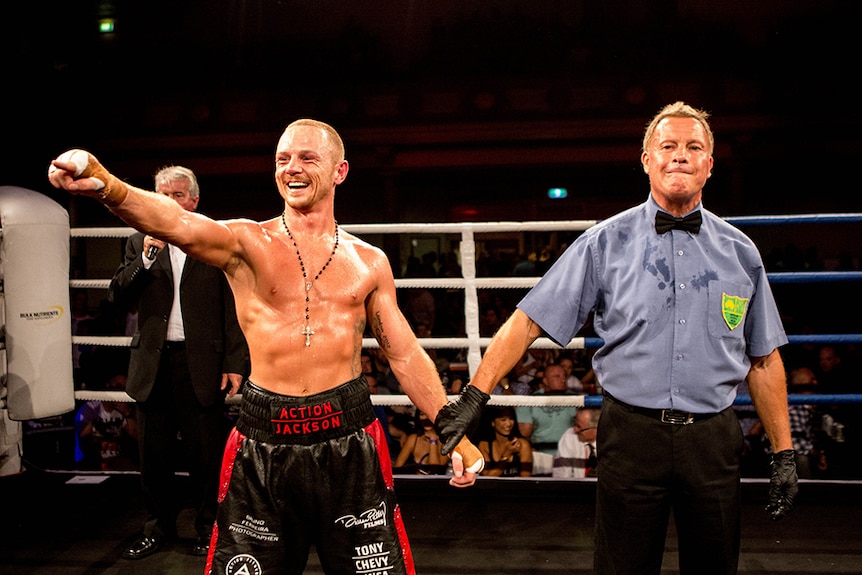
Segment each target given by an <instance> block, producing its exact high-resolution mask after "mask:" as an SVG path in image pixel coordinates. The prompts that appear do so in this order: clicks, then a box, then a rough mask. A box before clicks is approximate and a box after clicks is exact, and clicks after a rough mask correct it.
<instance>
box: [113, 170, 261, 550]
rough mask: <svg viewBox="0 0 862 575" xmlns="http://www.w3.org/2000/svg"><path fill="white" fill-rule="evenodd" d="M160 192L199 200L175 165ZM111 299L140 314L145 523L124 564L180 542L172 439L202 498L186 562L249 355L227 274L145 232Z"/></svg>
mask: <svg viewBox="0 0 862 575" xmlns="http://www.w3.org/2000/svg"><path fill="white" fill-rule="evenodd" d="M155 182H156V192H157V193H161V194H163V195H166V196H168V197H171V198H173V199H174V200H175V201H176V202H177V203H178V204H180V205H181V206H182V207H183V208H185V209H186V210H188V211H195V209H196V208H197V205H198V202H199V200H200V195H199V187H198V183H197V179H196V178H195V175H194V173H193V172H192V171H191V170H189V169H188V168H183V167H179V166H171V167H168V168H164V169H162V170H161V171H159V172H158V173H157V174H156V177H155ZM109 298H110V299H111V300H112V301H114V302H115V303H118V304H121V305H124V306H129V307H130V306H133V305H134V306H136V307H137V309H138V329H137V331H136V333H135V334H134V336H133V338H132V343H131V357H130V361H129V376H128V382H127V384H126V392H127V393H128V394H129V395H130V396H132V397H133V398H134V399H135V401H136V402H137V406H138V418H139V420H138V435H139V442H140V463H141V485H142V487H143V491H144V495H145V498H146V501H147V508H148V517H147V520H146V522H145V524H144V528H143V533H142V536H141V537H140V538H139V539H138V540H136V541H135V542H134V543H133V544H132V545H131V546H130V547H129V548H128V549H126V550H125V551H124V552H123V556H124V557H126V558H128V559H140V558H142V557H146V556H149V555H152V554H153V553H155V552H156V551H158V549H159V547H160V546H161V545H162V543H163V541H164V540H165V539H170V538H174V537H176V535H177V515H178V513H179V509H180V497H181V495H180V490H179V489H178V488H177V485H176V483H175V466H174V463H175V460H176V455H177V447H178V437H179V438H180V442H179V443H180V444H181V446H182V448H183V449H182V457H183V461H187V462H188V470H189V476H190V478H191V482H192V485H191V490H190V491H191V493H190V494H191V495H192V496H193V497H195V498H198V499H199V500H198V501H195V504H196V505H197V515H196V517H195V531H196V533H197V538H196V540H195V544H194V547H193V549H192V553H193V554H195V555H206V553H207V551H208V549H209V539H210V535H211V531H212V524H213V521H214V519H215V511H216V507H217V503H216V497H217V491H218V477H219V468H220V464H221V454H222V450H223V449H224V441H225V438H226V433H227V429H228V426H227V424H226V422H225V417H224V398H225V391H227V394H228V395H231V396H232V395H234V394H235V393H237V391H239V388H240V385H241V384H242V381H243V379H244V378H245V377H246V376H247V375H248V373H249V370H250V366H249V356H248V347H247V345H246V341H245V338H244V337H243V334H242V331H241V329H240V327H239V324H238V323H237V318H236V308H235V304H234V299H233V293H232V292H231V289H230V287H229V286H228V284H227V280H226V279H225V277H224V273H223V272H222V271H221V270H220V269H218V268H216V267H213V266H210V265H207V264H204V263H203V262H200V261H198V260H196V259H194V258H191V257H186V254H185V253H184V252H183V251H182V250H181V249H180V248H178V247H176V246H174V245H168V244H166V243H165V242H162V241H160V240H158V239H156V238H153V237H151V236H148V235H144V234H142V233H135V234H133V235H132V236H131V237H130V238H129V240H128V241H127V242H126V250H125V257H124V259H123V263H122V264H121V265H120V267H119V269H117V272H116V273H115V274H114V277H113V279H112V280H111V285H110V288H109Z"/></svg>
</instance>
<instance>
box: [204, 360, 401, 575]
mask: <svg viewBox="0 0 862 575" xmlns="http://www.w3.org/2000/svg"><path fill="white" fill-rule="evenodd" d="M219 502H220V503H219V511H218V518H217V521H216V525H215V528H214V529H213V539H212V545H211V546H210V556H209V558H208V560H207V573H215V574H218V575H238V574H240V573H249V574H252V575H253V574H256V573H285V574H296V575H299V574H301V573H302V572H303V570H304V569H305V565H306V563H307V561H308V555H309V551H310V548H311V546H312V545H313V546H314V547H315V548H316V550H317V555H318V557H319V559H320V562H321V566H322V567H323V568H324V571H326V572H327V573H363V574H366V575H412V574H414V573H415V569H414V566H413V558H412V553H411V551H410V546H409V543H408V541H407V537H406V533H405V531H404V525H403V522H402V520H401V511H400V509H399V507H398V504H397V501H396V499H395V493H394V491H393V481H392V465H391V459H390V455H389V451H388V448H387V446H386V440H385V436H384V433H383V428H382V427H381V425H380V421H379V420H378V419H377V417H376V415H375V414H374V411H373V406H372V404H371V397H370V395H369V392H368V384H367V382H366V381H365V378H364V377H362V376H360V377H358V378H356V379H354V380H352V381H349V382H347V383H344V384H342V385H339V386H338V387H335V388H333V389H331V390H328V391H325V392H322V393H318V394H315V395H310V396H304V397H294V396H285V395H279V394H276V393H272V392H270V391H267V390H265V389H262V388H260V387H258V386H256V385H254V384H253V383H252V382H250V381H247V382H246V383H245V385H244V387H243V400H242V406H241V408H240V415H239V420H238V421H237V425H236V428H235V429H234V430H233V431H232V432H231V435H230V437H229V439H228V443H227V447H226V449H225V457H224V462H223V465H222V477H221V482H220V491H219Z"/></svg>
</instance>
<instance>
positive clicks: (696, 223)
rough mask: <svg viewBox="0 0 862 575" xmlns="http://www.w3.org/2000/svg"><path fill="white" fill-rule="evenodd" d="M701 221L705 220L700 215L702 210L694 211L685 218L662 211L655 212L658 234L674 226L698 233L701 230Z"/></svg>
mask: <svg viewBox="0 0 862 575" xmlns="http://www.w3.org/2000/svg"><path fill="white" fill-rule="evenodd" d="M701 222H703V218H702V217H701V215H700V210H697V211H696V212H692V213H690V214H689V215H687V216H685V217H684V218H675V217H673V216H672V215H670V214H668V213H666V212H662V211H658V212H656V213H655V231H656V233H658V234H663V233H665V232H667V231H670V230H672V229H674V228H675V229H678V230H684V231H686V232H691V233H693V234H696V233H697V232H699V231H700V224H701Z"/></svg>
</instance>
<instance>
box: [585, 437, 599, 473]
mask: <svg viewBox="0 0 862 575" xmlns="http://www.w3.org/2000/svg"><path fill="white" fill-rule="evenodd" d="M587 447H589V448H590V456H589V457H588V458H587V462H586V464H585V465H584V476H585V477H595V476H596V463H597V461H598V460H597V459H596V446H595V445H593V444H592V443H588V444H587Z"/></svg>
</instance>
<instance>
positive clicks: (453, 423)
mask: <svg viewBox="0 0 862 575" xmlns="http://www.w3.org/2000/svg"><path fill="white" fill-rule="evenodd" d="M489 399H491V396H490V395H488V394H487V393H485V392H483V391H481V390H480V389H479V388H478V387H475V386H472V385H468V386H467V387H466V388H465V389H464V391H463V392H462V393H461V395H459V396H458V397H457V398H456V399H455V401H450V402H449V403H447V404H446V405H444V406H443V407H442V409H440V411H439V412H437V419H436V420H434V429H436V430H437V435H439V436H440V439H442V440H443V449H441V450H440V452H441V453H442V454H443V455H447V454H448V453H449V452H450V451H452V450H453V449H455V446H456V445H458V442H459V441H461V438H462V437H464V436H466V435H470V434H471V433H473V432H474V431H476V428H477V427H479V420H480V418H481V417H482V408H484V407H485V404H486V403H488V400H489Z"/></svg>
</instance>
